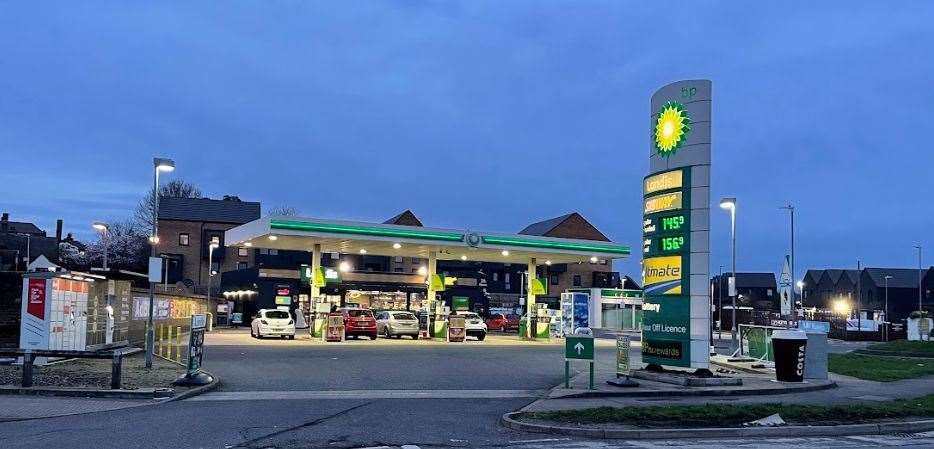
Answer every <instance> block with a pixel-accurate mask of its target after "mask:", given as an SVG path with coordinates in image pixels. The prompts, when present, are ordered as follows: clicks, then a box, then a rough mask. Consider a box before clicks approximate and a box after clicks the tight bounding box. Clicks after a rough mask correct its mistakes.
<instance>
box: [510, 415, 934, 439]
mask: <svg viewBox="0 0 934 449" xmlns="http://www.w3.org/2000/svg"><path fill="white" fill-rule="evenodd" d="M521 414H522V412H511V413H506V414H505V415H503V417H502V419H501V420H500V422H501V423H502V424H503V426H504V427H507V428H509V429H512V430H519V431H523V432H534V433H549V434H555V435H568V436H583V437H588V438H607V439H629V440H658V439H680V438H736V437H778V438H781V437H805V436H849V435H879V434H889V433H903V432H910V433H916V432H927V431H932V430H934V419H929V420H921V421H899V422H885V423H869V424H844V425H839V426H782V427H713V428H707V427H703V428H690V429H601V428H593V427H591V428H587V427H567V426H558V425H548V424H538V423H525V422H522V421H519V420H518V419H516V418H517V417H518V416H519V415H521Z"/></svg>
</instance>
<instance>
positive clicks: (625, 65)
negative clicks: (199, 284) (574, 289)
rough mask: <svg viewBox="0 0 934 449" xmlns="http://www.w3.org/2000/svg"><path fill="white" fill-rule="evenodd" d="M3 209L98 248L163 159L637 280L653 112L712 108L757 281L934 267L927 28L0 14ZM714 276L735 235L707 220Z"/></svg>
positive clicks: (217, 182) (443, 14) (819, 11)
mask: <svg viewBox="0 0 934 449" xmlns="http://www.w3.org/2000/svg"><path fill="white" fill-rule="evenodd" d="M2 3H3V5H2V7H0V10H2V12H0V55H2V57H0V161H2V166H3V170H2V175H0V179H2V180H3V183H2V184H3V188H2V190H0V209H2V211H5V212H9V213H10V214H11V216H12V219H13V220H17V221H35V222H36V223H37V224H38V225H39V226H40V227H43V228H45V229H46V230H48V231H49V232H50V233H51V232H54V228H55V219H57V218H62V219H64V221H65V231H66V232H73V233H75V234H76V235H77V236H78V237H80V238H85V239H93V238H94V233H93V230H92V229H91V223H92V222H93V221H95V220H113V221H115V220H121V219H125V218H129V217H131V216H132V210H133V208H134V206H135V205H136V203H137V201H138V200H139V198H140V197H141V196H142V195H144V194H145V193H146V191H147V189H149V188H151V187H150V186H151V183H152V162H151V161H152V158H153V157H154V156H161V157H169V158H172V159H174V160H175V161H176V164H177V169H176V171H175V172H173V173H171V174H169V175H168V176H167V177H166V179H182V180H185V181H188V182H191V183H193V184H195V185H197V186H198V187H200V188H201V189H202V190H203V191H204V193H205V194H206V195H207V196H211V197H216V198H220V197H221V196H223V195H225V194H232V195H238V196H239V197H240V198H242V199H244V200H252V201H261V202H262V204H263V207H264V209H269V208H272V207H277V206H289V207H294V208H296V209H297V210H298V211H299V212H300V213H301V215H304V216H313V217H321V218H336V219H354V220H366V221H382V220H384V219H386V218H388V217H391V216H393V215H395V214H397V213H398V212H400V211H402V210H405V209H412V210H413V211H414V212H415V213H416V214H417V215H418V216H419V217H420V218H421V219H422V221H423V222H424V223H425V224H426V225H427V226H434V227H448V228H457V229H465V228H470V229H479V230H485V231H501V232H517V231H519V230H520V229H522V228H523V227H524V226H525V225H527V224H529V223H531V222H534V221H539V220H542V219H547V218H551V217H554V216H558V215H562V214H565V213H568V212H571V211H578V212H580V213H581V214H583V215H584V216H585V217H586V218H587V219H588V220H590V221H591V222H592V223H593V224H594V225H596V226H597V227H598V228H599V229H600V230H602V231H603V232H604V233H605V234H606V235H607V236H609V237H610V238H611V239H612V240H614V241H616V242H620V243H624V244H628V245H630V246H631V247H632V248H633V254H634V255H633V257H632V258H630V259H626V260H623V261H618V262H617V263H616V264H615V266H616V268H617V269H619V270H620V271H622V272H623V273H624V274H632V275H634V277H636V276H635V275H637V274H638V273H639V271H640V270H639V262H640V257H639V251H638V248H639V246H640V245H639V242H640V239H641V196H642V186H641V181H642V178H643V177H644V176H645V175H646V172H647V169H648V157H647V156H648V151H647V150H648V145H649V130H648V124H649V119H648V117H649V115H650V113H651V111H649V98H650V96H651V95H652V93H653V92H654V91H655V90H656V89H657V88H659V87H661V86H663V85H665V84H667V83H669V82H672V81H676V80H679V79H701V78H703V79H710V80H712V82H713V119H712V126H713V130H712V139H713V140H712V154H713V162H712V181H711V183H712V193H711V197H712V202H713V204H714V205H716V203H717V202H718V200H719V198H721V197H724V196H735V197H737V199H738V200H737V203H738V206H737V267H738V270H739V271H773V272H778V271H780V269H781V263H782V259H783V256H784V255H785V254H786V253H788V250H789V240H790V237H789V223H788V221H789V220H788V212H787V211H784V210H781V209H779V207H780V206H782V205H785V204H788V203H791V204H794V206H795V208H796V217H795V218H796V225H797V228H796V232H797V236H796V259H797V260H796V268H797V270H796V271H797V277H798V278H800V277H802V276H803V274H804V271H805V270H806V269H808V268H825V267H838V268H855V266H856V264H857V261H858V260H859V261H861V262H862V264H863V265H864V266H867V265H868V266H891V267H895V266H902V267H911V266H916V264H917V253H916V250H915V249H914V248H913V246H914V245H917V244H919V243H920V244H922V245H924V246H925V248H930V250H927V252H928V253H929V254H931V256H927V257H928V259H927V260H926V261H925V265H926V266H927V265H929V264H931V262H932V261H934V238H932V233H931V229H932V228H934V205H932V202H931V198H932V193H934V187H932V176H934V172H932V167H934V147H932V146H931V131H932V128H934V120H932V118H931V117H932V112H931V110H932V107H931V106H932V104H934V76H932V74H934V59H932V58H930V57H929V56H930V55H932V54H934V29H932V28H931V27H930V19H931V18H932V17H934V2H921V1H910V2H864V1H846V2H843V1H830V2H690V3H684V4H682V6H680V7H677V6H672V4H670V3H669V2H661V3H659V2H653V3H656V4H652V5H649V4H646V3H647V2H628V1H605V2H604V1H573V2H572V1H518V0H513V1H509V2H502V1H478V0H465V1H459V2H457V1H445V2H434V1H398V2H397V1H355V2H336V1H330V2H312V1H303V2H299V1H291V2H287V1H252V2H244V1H232V2H223V3H220V4H218V3H216V2H177V3H173V2H93V1H92V2H58V3H56V2H42V4H41V5H37V4H35V2H2ZM711 213H712V218H711V228H712V229H711V262H710V265H711V270H712V271H713V272H716V271H718V268H719V266H721V265H722V266H723V267H724V270H725V271H726V270H729V263H730V248H729V215H728V213H727V212H726V211H722V210H720V209H718V208H717V209H714V210H712V211H711Z"/></svg>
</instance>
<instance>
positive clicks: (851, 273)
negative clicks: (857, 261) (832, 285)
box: [843, 270, 859, 284]
mask: <svg viewBox="0 0 934 449" xmlns="http://www.w3.org/2000/svg"><path fill="white" fill-rule="evenodd" d="M843 274H845V275H846V277H847V278H849V279H850V282H852V283H853V284H856V283H857V282H858V281H859V270H843Z"/></svg>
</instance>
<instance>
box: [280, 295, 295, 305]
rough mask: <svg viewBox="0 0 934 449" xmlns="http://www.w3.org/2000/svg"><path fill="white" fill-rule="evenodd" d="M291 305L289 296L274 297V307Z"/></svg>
mask: <svg viewBox="0 0 934 449" xmlns="http://www.w3.org/2000/svg"><path fill="white" fill-rule="evenodd" d="M291 304H292V297H291V296H276V305H277V306H288V305H291Z"/></svg>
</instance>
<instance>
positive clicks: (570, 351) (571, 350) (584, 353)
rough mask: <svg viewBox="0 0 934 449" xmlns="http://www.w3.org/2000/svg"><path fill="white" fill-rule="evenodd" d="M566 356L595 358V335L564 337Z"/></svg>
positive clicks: (582, 358) (585, 358) (579, 358)
mask: <svg viewBox="0 0 934 449" xmlns="http://www.w3.org/2000/svg"><path fill="white" fill-rule="evenodd" d="M564 358H565V359H567V360H571V359H574V360H593V337H573V336H568V337H567V338H565V339H564Z"/></svg>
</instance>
